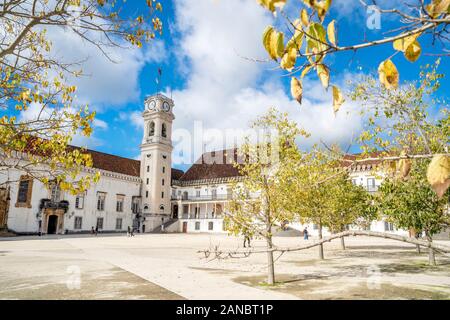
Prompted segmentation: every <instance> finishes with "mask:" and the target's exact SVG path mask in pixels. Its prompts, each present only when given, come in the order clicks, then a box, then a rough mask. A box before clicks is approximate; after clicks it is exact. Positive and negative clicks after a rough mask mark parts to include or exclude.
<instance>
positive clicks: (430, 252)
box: [426, 232, 436, 266]
mask: <svg viewBox="0 0 450 320" xmlns="http://www.w3.org/2000/svg"><path fill="white" fill-rule="evenodd" d="M426 236H427V240H428V242H429V243H430V244H431V243H432V242H433V238H431V235H430V234H429V233H428V232H426ZM428 264H429V265H430V266H435V265H436V257H435V255H434V249H433V248H431V247H429V248H428Z"/></svg>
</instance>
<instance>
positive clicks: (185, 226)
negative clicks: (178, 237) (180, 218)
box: [183, 222, 187, 233]
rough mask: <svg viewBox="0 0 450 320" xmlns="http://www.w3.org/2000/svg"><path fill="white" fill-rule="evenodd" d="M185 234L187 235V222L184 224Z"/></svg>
mask: <svg viewBox="0 0 450 320" xmlns="http://www.w3.org/2000/svg"><path fill="white" fill-rule="evenodd" d="M183 233H187V222H183Z"/></svg>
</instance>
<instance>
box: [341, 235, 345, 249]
mask: <svg viewBox="0 0 450 320" xmlns="http://www.w3.org/2000/svg"><path fill="white" fill-rule="evenodd" d="M344 239H345V238H344V237H342V238H341V249H342V250H345V240H344Z"/></svg>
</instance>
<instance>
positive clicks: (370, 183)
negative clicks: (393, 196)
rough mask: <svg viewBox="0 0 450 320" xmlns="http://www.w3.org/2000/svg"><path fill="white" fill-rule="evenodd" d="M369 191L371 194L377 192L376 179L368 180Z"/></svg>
mask: <svg viewBox="0 0 450 320" xmlns="http://www.w3.org/2000/svg"><path fill="white" fill-rule="evenodd" d="M367 191H369V192H374V191H377V187H376V185H375V179H374V178H367Z"/></svg>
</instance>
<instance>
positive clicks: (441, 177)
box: [427, 154, 450, 198]
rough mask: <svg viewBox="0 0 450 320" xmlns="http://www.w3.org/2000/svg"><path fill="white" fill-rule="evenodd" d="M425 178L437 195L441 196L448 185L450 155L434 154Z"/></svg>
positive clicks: (449, 181)
mask: <svg viewBox="0 0 450 320" xmlns="http://www.w3.org/2000/svg"><path fill="white" fill-rule="evenodd" d="M427 179H428V182H429V183H430V185H431V188H433V190H434V191H435V192H436V194H437V195H438V197H439V198H442V196H443V195H444V193H445V192H446V191H447V189H448V187H449V186H450V157H449V156H446V155H443V154H437V155H435V156H434V157H433V159H432V160H431V163H430V165H429V166H428V170H427Z"/></svg>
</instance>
